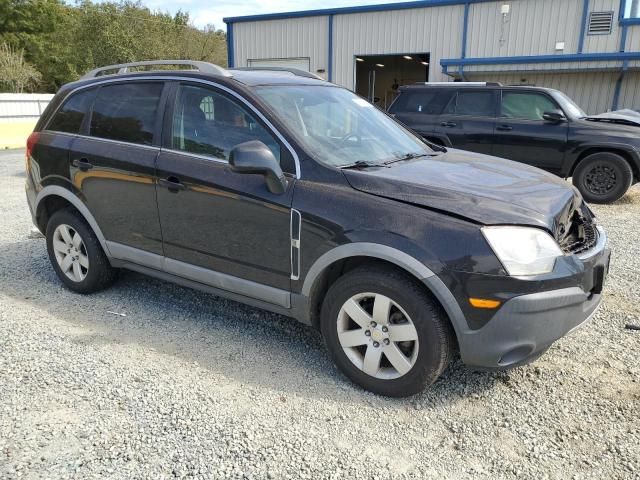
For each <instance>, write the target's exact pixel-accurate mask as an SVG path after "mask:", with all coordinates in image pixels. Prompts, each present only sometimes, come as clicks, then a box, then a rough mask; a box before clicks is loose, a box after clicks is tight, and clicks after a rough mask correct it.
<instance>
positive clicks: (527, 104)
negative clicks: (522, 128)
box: [501, 92, 558, 120]
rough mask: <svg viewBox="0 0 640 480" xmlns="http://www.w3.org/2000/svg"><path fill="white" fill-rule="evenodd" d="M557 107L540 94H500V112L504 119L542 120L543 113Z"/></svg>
mask: <svg viewBox="0 0 640 480" xmlns="http://www.w3.org/2000/svg"><path fill="white" fill-rule="evenodd" d="M557 108H558V106H557V105H556V104H555V102H553V101H552V100H551V99H550V98H548V97H547V96H546V95H542V94H540V93H515V92H502V112H501V115H502V116H503V117H506V118H522V119H525V120H542V119H543V118H542V115H543V114H544V112H549V111H551V110H556V109H557Z"/></svg>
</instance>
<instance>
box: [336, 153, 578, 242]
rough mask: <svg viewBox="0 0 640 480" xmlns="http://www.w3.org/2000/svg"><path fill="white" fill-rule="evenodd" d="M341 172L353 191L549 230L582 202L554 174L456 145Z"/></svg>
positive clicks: (475, 219) (562, 222)
mask: <svg viewBox="0 0 640 480" xmlns="http://www.w3.org/2000/svg"><path fill="white" fill-rule="evenodd" d="M343 173H344V175H345V176H346V178H347V181H348V182H349V183H350V184H351V186H352V187H353V188H355V189H356V190H360V191H362V192H367V193H370V194H373V195H377V196H380V197H386V198H391V199H394V200H399V201H403V202H407V203H410V204H414V205H420V206H423V207H427V208H430V209H432V210H438V211H445V212H447V213H450V214H453V215H456V216H458V217H463V218H465V219H467V220H471V221H473V222H475V223H480V224H483V225H504V224H514V225H532V226H537V227H543V228H546V229H547V230H549V231H550V232H553V233H555V232H556V229H557V227H558V226H559V225H566V223H567V222H568V220H569V218H570V216H571V214H572V213H573V211H574V210H575V209H576V208H577V207H578V206H579V205H580V204H581V203H582V198H581V197H580V194H579V193H577V191H576V190H575V189H574V188H573V187H572V186H571V185H570V184H568V183H567V182H566V181H564V180H562V179H560V178H558V177H556V176H555V175H552V174H550V173H546V172H544V171H542V170H540V169H538V168H534V167H530V166H527V165H523V164H521V163H517V162H512V161H509V160H504V159H501V158H496V157H490V156H487V155H480V154H477V153H471V152H465V151H462V150H454V149H448V150H447V152H446V153H441V154H439V155H436V156H434V157H423V158H419V159H416V160H412V161H407V162H402V163H395V164H391V165H390V166H389V168H383V167H381V168H377V167H376V168H369V169H366V170H343Z"/></svg>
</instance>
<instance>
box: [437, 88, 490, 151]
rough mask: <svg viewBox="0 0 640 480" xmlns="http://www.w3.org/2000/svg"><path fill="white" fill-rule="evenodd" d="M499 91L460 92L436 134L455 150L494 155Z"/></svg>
mask: <svg viewBox="0 0 640 480" xmlns="http://www.w3.org/2000/svg"><path fill="white" fill-rule="evenodd" d="M497 104H498V92H497V91H496V90H494V89H481V90H480V89H478V90H474V89H468V88H464V89H459V90H458V92H457V93H456V95H454V96H453V98H452V99H451V100H450V101H449V104H448V105H447V107H446V108H445V110H444V112H443V113H442V115H440V117H439V118H438V124H437V126H436V132H437V133H438V134H439V135H441V136H442V137H445V138H447V139H448V140H449V142H450V144H451V146H452V147H454V148H460V149H462V150H469V151H472V152H478V153H486V154H491V153H492V150H493V134H494V129H495V124H496V110H497Z"/></svg>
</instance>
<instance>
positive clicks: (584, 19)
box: [578, 0, 624, 53]
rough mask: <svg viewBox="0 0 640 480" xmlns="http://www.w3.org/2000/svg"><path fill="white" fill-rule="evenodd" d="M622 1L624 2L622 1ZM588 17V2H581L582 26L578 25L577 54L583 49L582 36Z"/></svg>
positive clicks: (585, 0) (584, 0)
mask: <svg viewBox="0 0 640 480" xmlns="http://www.w3.org/2000/svg"><path fill="white" fill-rule="evenodd" d="M623 1H624V0H623ZM588 15H589V0H583V2H582V25H580V38H579V39H578V53H582V50H583V48H584V36H585V35H586V33H587V17H588Z"/></svg>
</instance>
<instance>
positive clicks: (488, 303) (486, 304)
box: [469, 297, 501, 308]
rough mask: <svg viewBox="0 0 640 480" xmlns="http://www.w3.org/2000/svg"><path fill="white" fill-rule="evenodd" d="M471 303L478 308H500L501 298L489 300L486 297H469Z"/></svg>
mask: <svg viewBox="0 0 640 480" xmlns="http://www.w3.org/2000/svg"><path fill="white" fill-rule="evenodd" d="M469 303H470V304H471V305H472V306H474V307H476V308H498V307H499V306H500V303H501V302H500V301H499V300H488V299H486V298H473V297H472V298H469Z"/></svg>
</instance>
